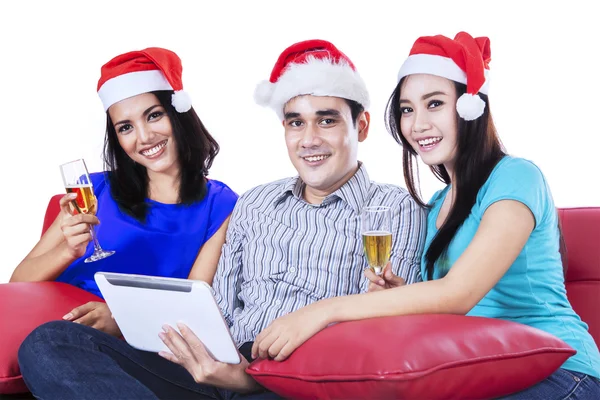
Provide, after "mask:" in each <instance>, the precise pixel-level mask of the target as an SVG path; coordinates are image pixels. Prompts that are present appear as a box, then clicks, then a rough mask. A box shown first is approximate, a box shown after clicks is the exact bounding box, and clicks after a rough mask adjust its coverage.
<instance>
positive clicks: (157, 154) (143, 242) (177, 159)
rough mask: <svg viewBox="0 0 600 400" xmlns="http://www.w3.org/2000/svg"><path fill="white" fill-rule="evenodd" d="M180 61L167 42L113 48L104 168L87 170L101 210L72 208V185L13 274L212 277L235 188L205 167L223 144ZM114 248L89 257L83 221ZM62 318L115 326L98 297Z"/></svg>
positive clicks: (104, 76) (74, 280)
mask: <svg viewBox="0 0 600 400" xmlns="http://www.w3.org/2000/svg"><path fill="white" fill-rule="evenodd" d="M181 72H182V67H181V61H180V59H179V57H178V56H177V55H176V54H175V53H173V52H171V51H169V50H165V49H160V48H149V49H145V50H142V51H133V52H129V53H126V54H122V55H119V56H117V57H115V58H113V59H112V60H111V61H109V62H108V63H106V64H105V65H104V66H103V67H102V69H101V77H100V81H99V82H98V94H99V96H100V98H101V100H102V103H103V105H104V109H105V110H106V113H107V124H106V138H105V146H104V161H105V165H106V170H107V171H106V172H101V173H93V174H91V180H92V183H93V186H94V192H95V195H96V197H97V200H98V207H97V214H96V215H95V216H94V215H84V214H80V215H75V216H74V215H71V213H70V212H69V203H70V202H71V201H73V197H71V195H66V196H64V197H63V198H62V199H61V201H60V204H61V212H60V214H59V215H58V217H57V218H56V220H55V221H54V223H53V224H52V226H51V227H50V228H49V229H48V231H47V232H46V233H45V234H44V235H43V236H42V238H41V239H40V241H39V242H38V243H37V245H36V246H35V247H34V248H33V250H32V251H31V252H30V253H29V254H28V255H27V256H26V257H25V259H24V260H23V261H22V262H21V263H20V264H19V266H18V267H17V268H16V270H15V271H14V273H13V275H12V278H11V281H48V280H56V281H59V282H66V283H70V284H72V285H75V286H78V287H80V288H82V289H85V290H87V291H89V292H91V293H94V294H96V295H99V296H100V292H99V290H98V287H97V286H96V283H95V281H94V273H96V272H97V271H107V272H121V273H131V274H143V275H155V276H165V277H175V278H190V279H199V280H203V281H206V282H208V283H211V282H212V278H213V275H214V273H215V270H216V268H217V263H218V259H219V256H220V254H221V247H222V245H223V243H224V241H225V232H226V230H227V224H228V221H229V215H230V214H231V212H232V211H233V207H234V205H235V203H236V201H237V195H236V194H235V193H234V192H233V191H232V190H231V189H230V188H229V187H227V186H226V185H225V184H223V183H221V182H219V181H216V180H212V179H210V180H209V179H207V178H206V175H207V174H208V170H209V168H210V166H211V164H212V162H213V159H214V157H215V156H216V155H217V153H218V151H219V146H218V144H217V142H216V141H215V140H214V139H213V138H212V136H211V135H210V134H209V133H208V131H207V130H206V128H205V127H204V125H203V124H202V122H201V121H200V119H199V118H198V115H197V114H196V112H195V111H194V109H193V108H191V102H190V101H189V97H187V95H186V93H185V92H183V90H182V89H183V88H182V83H181ZM91 224H93V225H95V227H96V234H97V236H98V240H99V242H100V243H101V245H102V246H103V247H104V248H105V249H110V250H115V254H113V255H112V256H110V257H108V258H104V259H102V260H99V261H95V262H92V263H85V262H84V260H85V259H86V258H87V257H88V256H89V255H91V254H92V252H93V250H94V246H93V244H92V243H90V241H91V236H90V232H89V230H90V229H89V226H90V225H91ZM64 318H65V319H67V320H72V321H75V322H77V323H82V324H85V325H89V326H93V327H95V328H98V329H101V330H103V331H106V332H109V333H112V334H115V335H118V334H119V330H118V327H117V326H116V324H115V322H114V320H113V319H112V318H111V316H110V312H109V310H108V307H107V306H106V305H105V304H104V303H99V302H94V303H88V304H85V305H83V306H81V307H78V308H76V309H74V310H73V311H71V312H70V313H68V314H67V315H65V317H64Z"/></svg>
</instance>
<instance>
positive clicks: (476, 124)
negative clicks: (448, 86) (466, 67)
mask: <svg viewBox="0 0 600 400" xmlns="http://www.w3.org/2000/svg"><path fill="white" fill-rule="evenodd" d="M404 79H405V78H403V79H402V80H401V81H400V82H399V83H398V85H397V86H396V89H395V90H394V92H393V93H392V95H391V97H390V99H389V101H388V104H387V106H386V110H385V115H386V126H387V129H388V131H389V132H390V134H391V135H392V137H393V138H394V139H395V140H396V142H398V143H399V144H400V145H401V146H402V166H403V169H404V180H405V181H406V185H407V188H408V191H409V192H410V194H411V195H412V197H413V198H414V199H415V201H417V203H419V204H420V205H421V206H422V207H428V206H427V204H425V202H424V201H423V199H422V198H421V195H420V193H419V189H418V184H419V181H418V170H417V164H416V161H417V160H416V155H417V153H416V151H415V150H414V149H413V148H412V146H411V145H410V144H409V143H408V142H407V141H406V139H405V138H404V136H403V135H402V132H401V131H400V118H402V113H401V111H400V88H401V86H402V83H403V81H404ZM454 86H455V88H456V94H457V98H458V97H460V96H461V95H462V94H463V93H465V92H466V90H467V87H466V85H463V84H461V83H457V82H455V83H454ZM479 96H481V98H482V99H483V101H484V102H485V110H484V112H483V115H482V116H480V117H479V118H477V119H475V120H473V121H465V120H463V119H462V118H460V117H459V116H458V114H457V118H458V139H457V141H458V149H457V156H456V162H455V164H454V169H455V170H454V176H455V181H454V182H452V184H453V185H454V193H455V196H456V199H455V202H454V205H453V206H452V208H451V210H450V213H449V214H448V217H447V218H446V221H445V222H444V224H443V225H442V226H441V227H440V229H439V231H438V232H437V234H436V235H435V237H434V238H433V241H432V242H431V245H430V246H429V249H428V250H427V253H426V254H425V259H426V261H427V265H426V272H427V278H428V279H430V280H431V279H433V265H434V263H435V262H436V261H437V260H438V259H439V258H440V257H441V256H442V255H443V254H444V253H445V252H446V251H447V249H448V245H449V244H450V241H451V240H452V238H453V237H454V235H455V234H456V231H457V230H458V229H459V228H460V226H461V225H462V224H463V222H464V221H465V219H466V218H467V217H468V216H469V213H470V212H471V208H473V205H474V204H475V200H476V197H477V192H479V189H481V187H482V186H483V184H484V183H485V181H486V180H487V179H488V177H489V175H490V173H491V172H492V170H493V169H494V167H495V166H496V164H497V163H498V162H499V161H500V160H501V159H502V158H503V157H504V156H505V155H506V153H505V151H504V147H503V145H502V143H501V142H500V139H499V138H498V134H497V132H496V127H495V126H494V121H493V120H492V115H491V113H490V104H489V100H488V97H487V96H486V95H484V94H481V93H480V94H479ZM430 169H431V171H432V172H433V174H434V175H435V176H436V177H437V178H438V179H439V180H440V181H442V182H444V183H445V184H450V176H449V174H448V171H446V168H444V166H443V165H432V166H430Z"/></svg>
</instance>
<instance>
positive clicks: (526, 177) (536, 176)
mask: <svg viewBox="0 0 600 400" xmlns="http://www.w3.org/2000/svg"><path fill="white" fill-rule="evenodd" d="M546 192H547V190H546V182H545V179H544V176H543V174H542V172H541V171H540V169H539V168H538V167H537V166H536V165H535V164H533V163H532V162H530V161H527V160H524V159H521V158H509V159H507V160H503V161H501V164H499V165H498V166H497V167H496V168H495V169H494V171H492V173H491V175H490V177H489V178H488V180H487V182H486V183H485V184H484V186H483V187H482V188H481V190H480V191H479V194H478V196H477V203H478V205H479V213H480V215H479V217H480V218H481V217H483V214H484V213H485V211H486V210H487V209H488V207H489V206H491V205H492V204H494V203H496V202H498V201H500V200H515V201H518V202H520V203H523V204H525V205H526V206H527V207H528V208H529V209H530V210H531V212H532V214H533V216H534V218H535V223H536V225H538V224H539V223H540V222H541V220H542V218H543V216H544V210H545V207H546V199H547V195H546Z"/></svg>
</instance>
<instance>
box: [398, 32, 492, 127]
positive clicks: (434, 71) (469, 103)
mask: <svg viewBox="0 0 600 400" xmlns="http://www.w3.org/2000/svg"><path fill="white" fill-rule="evenodd" d="M490 61H491V51H490V40H489V39H488V38H487V37H478V38H473V37H472V36H471V35H469V34H468V33H466V32H459V33H458V34H457V35H456V36H455V37H454V40H452V39H450V38H447V37H445V36H442V35H437V36H423V37H420V38H418V39H417V40H416V41H415V43H414V45H413V47H412V49H411V51H410V55H409V57H408V58H407V59H406V61H405V62H404V64H403V65H402V67H401V68H400V72H399V73H398V82H400V80H401V79H402V78H403V77H405V76H407V75H412V74H431V75H436V76H441V77H443V78H447V79H450V80H452V81H455V82H459V83H463V84H465V85H467V92H466V93H465V94H463V95H462V96H460V98H459V99H458V101H457V102H456V110H457V111H458V115H460V116H461V118H463V119H464V120H466V121H471V120H474V119H477V118H479V117H480V116H481V115H482V114H483V110H484V109H485V103H484V101H483V100H482V99H481V97H479V95H478V93H483V94H488V86H489V62H490Z"/></svg>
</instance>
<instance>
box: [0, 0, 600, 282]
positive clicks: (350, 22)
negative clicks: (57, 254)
mask: <svg viewBox="0 0 600 400" xmlns="http://www.w3.org/2000/svg"><path fill="white" fill-rule="evenodd" d="M593 4H594V2H593V1H585V0H584V1H568V2H563V1H561V2H559V1H486V2H481V1H440V2H436V1H417V0H412V1H392V0H387V1H385V2H384V1H376V0H371V1H361V2H358V1H327V0H321V1H311V0H302V1H295V2H291V1H290V2H284V1H272V2H267V1H256V0H254V1H237V2H236V1H177V0H169V1H166V0H164V1H151V0H143V1H127V0H119V1H107V0H104V1H85V2H82V1H58V0H55V1H37V2H35V1H7V2H3V3H2V7H1V10H0V38H1V39H0V40H1V42H0V43H2V45H1V53H0V91H1V92H0V111H1V114H0V115H1V116H0V118H1V125H0V135H1V136H2V142H1V143H2V155H1V156H0V174H1V175H0V177H1V182H0V190H1V195H0V223H1V229H0V282H6V281H8V279H9V277H10V275H11V273H12V271H13V269H14V268H15V267H16V266H17V264H18V263H19V262H20V261H21V259H22V258H23V257H24V256H25V255H26V254H27V253H28V252H29V250H30V249H31V248H32V247H33V246H34V245H35V243H36V242H37V240H38V239H39V235H40V230H41V226H42V221H43V216H44V212H45V209H46V205H47V202H48V199H49V198H50V196H51V195H53V194H57V193H63V192H64V188H63V185H62V182H61V177H60V173H59V169H58V165H59V164H60V163H63V162H66V161H70V160H72V159H76V158H81V157H83V158H85V160H86V161H87V163H88V166H89V167H90V170H91V171H99V170H101V169H102V160H101V151H102V144H103V138H104V126H105V125H104V124H105V114H104V112H103V109H102V106H101V103H100V100H99V99H98V97H97V94H96V84H97V80H98V77H99V72H100V67H101V66H102V64H104V63H105V62H106V61H108V60H109V59H110V58H112V57H114V56H116V55H117V54H120V53H123V52H127V51H130V50H138V49H142V48H145V47H150V46H159V47H166V48H169V49H171V50H173V51H175V52H176V53H178V54H179V56H180V57H181V58H182V60H183V68H184V75H183V79H184V88H185V89H186V90H187V91H188V92H189V93H190V94H191V96H192V100H193V105H194V108H195V109H196V111H197V112H198V114H199V115H200V118H201V119H202V120H203V121H204V123H205V124H206V126H207V127H208V129H209V131H210V132H211V133H212V134H213V135H214V136H215V138H216V139H217V140H218V142H219V143H220V145H221V153H220V154H219V156H218V158H217V159H216V162H215V163H214V166H213V168H212V170H211V177H212V178H214V179H219V180H222V181H224V182H226V183H227V184H229V186H231V187H232V188H233V189H234V190H236V191H237V192H239V193H241V192H243V191H245V190H247V189H249V188H251V187H253V186H255V185H257V184H260V183H265V182H267V181H271V180H274V179H278V178H281V177H285V176H290V175H293V174H294V173H295V171H294V169H293V168H292V166H291V163H290V162H289V160H288V158H287V153H286V151H285V145H284V141H283V130H282V127H281V125H280V124H279V122H278V121H277V118H276V116H275V114H274V112H273V111H270V110H268V109H263V108H261V107H259V106H257V105H255V104H254V102H253V97H252V96H253V91H254V87H255V85H256V83H258V82H259V81H260V80H262V79H268V77H269V74H270V72H271V68H272V67H273V64H274V63H275V60H276V59H277V57H278V56H279V54H280V52H281V51H282V50H283V49H284V48H285V47H287V46H289V45H290V44H292V43H294V42H297V41H300V40H305V39H314V38H321V39H327V40H330V41H332V42H333V43H334V44H336V45H337V46H338V47H339V48H340V49H341V50H342V51H343V52H345V53H346V54H347V55H348V56H349V57H350V58H351V59H352V60H353V61H354V63H355V65H356V66H357V68H358V70H359V72H360V73H361V75H362V76H363V78H364V79H365V81H366V83H367V85H368V87H369V89H370V93H371V97H372V106H371V114H372V126H371V131H370V136H369V138H368V140H367V141H366V142H364V143H362V144H361V145H360V150H359V157H360V159H361V160H363V161H364V162H365V163H366V165H367V167H368V171H369V174H370V175H371V178H372V179H374V180H378V181H382V182H390V183H396V184H400V185H402V186H404V182H403V178H402V170H401V150H400V147H399V146H397V145H396V144H395V142H394V141H393V140H392V139H391V137H390V136H389V135H388V133H387V132H386V130H385V126H384V122H383V110H384V106H385V103H386V101H387V99H388V97H389V95H390V94H391V92H392V90H393V88H394V86H395V76H396V73H397V70H398V68H399V67H400V65H401V63H402V61H403V60H404V59H405V57H406V56H407V55H408V51H409V50H410V47H411V45H412V43H413V42H414V40H415V39H416V38H417V37H418V36H423V35H433V34H444V35H446V36H451V37H453V36H454V35H455V34H456V33H457V32H458V31H460V30H465V31H467V32H469V33H471V34H472V35H474V36H488V37H489V38H490V40H491V49H492V62H491V72H492V81H491V82H492V83H491V89H490V101H491V109H492V111H493V115H494V118H495V121H496V123H497V127H498V130H499V133H500V136H501V139H502V140H503V143H504V144H505V146H506V147H507V149H508V151H509V152H510V153H511V154H513V155H517V156H522V157H526V158H528V159H530V160H533V161H534V162H536V163H537V164H538V165H539V166H540V167H541V168H542V170H543V172H544V173H545V175H546V177H547V179H548V180H549V182H550V185H551V187H552V189H553V193H554V198H555V201H556V204H557V205H558V206H560V207H575V206H600V194H599V191H598V188H597V187H596V184H597V178H596V176H597V171H598V164H597V161H596V159H597V153H598V145H599V144H600V140H599V139H598V136H599V133H600V132H599V129H598V114H599V112H600V110H599V104H600V100H599V96H600V83H599V81H600V80H599V78H598V70H599V67H598V65H597V64H596V63H595V62H593V61H592V60H595V59H597V57H598V55H597V54H595V53H596V52H597V51H598V48H599V43H598V39H600V34H599V32H600V31H599V28H598V23H599V19H598V17H597V14H596V12H594V11H593V10H592V5H593ZM421 171H422V179H421V183H422V192H423V197H424V198H425V199H428V198H429V196H431V194H432V193H433V192H434V190H437V189H438V188H440V187H441V184H440V183H439V182H436V181H435V180H434V178H433V177H432V175H431V174H430V173H428V171H427V170H425V169H423V168H422V169H421Z"/></svg>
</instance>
